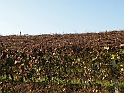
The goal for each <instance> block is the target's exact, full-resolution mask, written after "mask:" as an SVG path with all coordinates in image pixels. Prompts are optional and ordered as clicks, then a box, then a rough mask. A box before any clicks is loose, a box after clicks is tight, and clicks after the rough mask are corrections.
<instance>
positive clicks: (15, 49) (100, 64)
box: [0, 31, 124, 93]
mask: <svg viewBox="0 0 124 93" xmlns="http://www.w3.org/2000/svg"><path fill="white" fill-rule="evenodd" d="M112 58H113V59H114V60H116V62H117V67H116V70H115V69H113V68H112ZM123 69H124V31H112V32H101V33H85V34H64V35H61V34H53V35H50V34H48V35H47V34H46V35H35V36H31V35H29V36H23V35H21V36H14V35H12V36H0V72H1V73H0V88H1V92H3V93H6V92H8V93H21V92H26V93H34V92H35V93H97V92H98V93H100V92H101V93H113V91H114V87H113V77H114V76H116V77H117V78H118V81H119V91H120V93H124V78H123V77H124V71H123ZM22 87H24V90H23V89H22Z"/></svg>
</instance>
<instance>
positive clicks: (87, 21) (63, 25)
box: [0, 0, 124, 35]
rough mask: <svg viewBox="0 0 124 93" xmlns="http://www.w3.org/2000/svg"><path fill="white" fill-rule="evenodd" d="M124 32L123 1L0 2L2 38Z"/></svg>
mask: <svg viewBox="0 0 124 93" xmlns="http://www.w3.org/2000/svg"><path fill="white" fill-rule="evenodd" d="M120 29H124V0H0V34H2V35H12V34H19V32H20V31H21V32H22V34H33V35H36V34H46V33H47V34H50V33H63V32H64V33H85V32H99V31H106V30H108V31H109V30H120Z"/></svg>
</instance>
